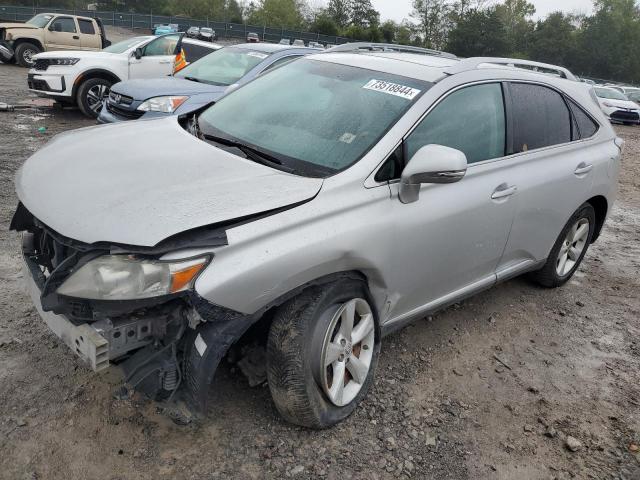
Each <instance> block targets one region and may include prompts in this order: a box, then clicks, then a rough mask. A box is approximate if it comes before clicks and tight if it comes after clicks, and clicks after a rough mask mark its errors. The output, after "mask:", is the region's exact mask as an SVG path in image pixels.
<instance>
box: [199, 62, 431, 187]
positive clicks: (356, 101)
mask: <svg viewBox="0 0 640 480" xmlns="http://www.w3.org/2000/svg"><path fill="white" fill-rule="evenodd" d="M212 55H213V54H212ZM209 57H211V55H210V56H209ZM431 85H432V84H430V83H427V82H422V81H419V80H414V79H410V78H406V77H401V76H398V75H391V74H386V73H381V72H377V71H372V70H366V69H363V68H358V67H353V66H347V65H339V64H334V63H329V62H324V61H318V60H311V59H308V58H307V59H301V60H297V61H295V62H291V63H289V64H286V65H284V66H282V67H280V68H277V69H275V70H273V71H272V72H270V73H269V74H268V75H264V76H261V77H258V78H257V79H256V80H254V81H253V82H251V83H249V84H247V85H245V86H244V87H242V88H240V89H238V90H236V91H235V92H233V93H231V94H229V95H227V96H226V97H224V98H223V99H222V100H220V102H218V103H217V104H216V105H214V106H212V107H211V108H209V109H208V110H206V111H204V112H203V113H202V115H201V116H200V129H201V131H202V133H204V134H205V135H206V134H209V135H215V136H218V137H219V136H224V137H226V138H230V139H233V140H234V141H236V142H237V141H239V142H241V143H243V144H245V145H250V146H253V147H257V148H259V149H260V150H262V151H265V152H269V153H270V154H272V155H276V156H278V157H279V158H280V159H281V160H282V162H283V164H285V165H287V166H289V167H291V168H294V169H296V167H302V168H299V169H298V170H302V171H308V170H309V169H310V167H311V168H314V169H315V170H316V171H317V172H319V173H318V174H317V176H328V175H331V174H333V173H336V172H338V171H340V170H343V169H345V168H347V167H349V166H350V165H352V164H354V163H355V162H357V161H358V160H359V159H360V158H361V157H362V156H363V155H364V154H365V153H366V152H367V151H369V149H371V147H372V146H374V145H375V144H376V143H377V142H378V141H379V140H380V138H381V137H382V136H383V135H384V134H385V133H386V132H387V130H388V129H389V128H390V127H391V126H392V125H393V124H395V122H397V121H398V119H400V118H401V117H402V116H403V115H404V113H405V112H406V111H407V110H408V109H409V107H410V106H411V105H412V104H413V102H415V101H416V99H417V98H419V97H420V95H422V94H423V93H424V92H425V91H426V90H428V89H429V88H430V87H431ZM300 164H303V165H300Z"/></svg>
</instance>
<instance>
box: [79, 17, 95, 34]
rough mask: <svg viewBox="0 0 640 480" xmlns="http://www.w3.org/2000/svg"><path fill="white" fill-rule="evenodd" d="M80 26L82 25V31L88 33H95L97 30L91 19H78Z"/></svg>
mask: <svg viewBox="0 0 640 480" xmlns="http://www.w3.org/2000/svg"><path fill="white" fill-rule="evenodd" d="M78 26H79V27H80V33H85V34H87V35H95V34H96V30H95V28H93V22H92V21H91V20H83V19H81V18H79V19H78Z"/></svg>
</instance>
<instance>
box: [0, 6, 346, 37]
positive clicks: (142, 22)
mask: <svg viewBox="0 0 640 480" xmlns="http://www.w3.org/2000/svg"><path fill="white" fill-rule="evenodd" d="M38 13H58V14H66V15H80V16H84V17H92V18H99V19H100V20H102V23H104V24H105V25H112V26H115V27H122V28H130V29H132V30H146V32H145V33H148V32H149V31H153V29H154V26H155V25H167V24H170V23H172V24H177V25H179V28H178V30H179V31H186V30H187V29H188V28H189V27H211V28H213V29H214V30H215V31H216V34H217V35H218V37H219V38H247V34H248V33H250V32H253V33H257V34H258V35H260V39H261V40H263V41H265V42H279V41H280V40H281V39H283V38H286V39H289V40H298V39H299V40H304V41H305V43H306V42H309V41H311V42H320V43H323V44H334V45H340V44H343V43H347V42H350V41H353V40H351V39H349V38H345V37H338V36H333V35H322V34H320V33H313V32H303V31H298V30H288V29H286V28H273V27H267V26H264V25H262V26H261V25H247V24H244V23H230V22H224V21H223V22H220V21H216V20H213V19H209V18H205V19H202V18H200V19H197V18H187V17H180V16H178V17H172V16H166V15H154V14H153V13H149V14H140V13H126V12H115V11H113V12H104V11H98V10H79V9H64V8H50V7H44V8H41V7H18V6H14V5H0V21H4V22H24V21H26V20H29V19H30V18H31V17H33V16H34V15H36V14H38Z"/></svg>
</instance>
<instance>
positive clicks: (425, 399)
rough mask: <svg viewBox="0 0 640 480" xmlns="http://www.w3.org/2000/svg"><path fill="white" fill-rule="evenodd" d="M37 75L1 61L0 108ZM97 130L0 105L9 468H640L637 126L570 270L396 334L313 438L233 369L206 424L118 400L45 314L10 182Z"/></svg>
mask: <svg viewBox="0 0 640 480" xmlns="http://www.w3.org/2000/svg"><path fill="white" fill-rule="evenodd" d="M25 79H26V71H25V70H23V69H20V68H18V67H14V66H9V65H0V102H1V101H5V102H21V101H24V100H25V99H26V98H27V97H28V94H27V90H26V87H25V83H26V82H25ZM91 124H92V122H90V121H88V120H86V119H84V118H82V117H81V116H80V114H78V113H77V112H73V111H64V112H52V111H45V110H43V111H40V112H37V111H26V112H16V113H0V125H1V127H0V280H1V282H2V283H1V285H2V289H1V290H0V477H1V478H3V479H4V478H6V479H58V478H59V479H66V480H68V479H80V478H82V479H85V478H87V479H88V478H91V479H93V478H100V479H113V480H115V479H158V478H160V479H162V478H167V479H168V478H171V479H174V478H175V479H214V478H283V477H295V478H319V477H322V478H330V479H337V478H355V479H365V478H366V479H383V478H397V477H400V478H404V477H405V476H406V477H411V478H434V479H442V478H450V479H484V478H487V479H538V478H540V479H552V478H559V479H565V478H592V479H626V480H631V479H640V453H638V451H637V447H634V446H633V445H639V444H640V336H639V333H640V298H639V297H640V296H639V293H640V275H639V274H640V243H639V241H640V214H639V213H638V212H639V211H640V191H639V187H640V164H639V162H638V158H639V157H638V155H639V153H640V127H639V128H631V127H624V128H619V130H618V131H619V133H620V135H621V136H622V137H624V138H625V139H626V141H627V147H626V152H625V158H624V165H623V169H622V175H621V185H620V186H621V192H620V200H619V202H618V204H617V206H616V208H615V209H614V212H613V214H612V216H611V218H610V220H609V222H608V224H607V226H606V228H605V231H604V234H603V236H602V237H601V239H600V240H599V242H598V243H597V244H596V245H595V246H594V247H593V248H592V249H591V250H590V251H589V253H588V255H587V257H586V259H585V262H584V264H583V267H582V269H581V271H580V272H579V273H578V274H577V276H576V277H575V279H574V280H573V281H571V282H570V283H569V284H568V285H566V286H565V287H564V288H561V289H558V290H552V291H549V290H543V289H540V288H537V287H535V286H533V285H531V284H530V283H528V282H527V281H526V280H523V279H518V280H514V281H511V282H509V283H507V284H504V285H501V286H499V287H496V288H494V289H492V290H490V291H488V292H486V293H484V294H482V295H480V296H477V297H475V298H473V299H471V300H469V301H466V302H464V303H463V304H460V305H456V306H454V307H452V308H450V309H448V310H446V311H444V312H442V313H441V314H439V315H437V316H435V317H433V318H429V319H425V320H422V321H420V322H418V323H416V324H415V325H413V326H411V327H409V328H408V329H406V330H404V331H402V332H399V333H398V334H395V335H393V336H392V337H390V338H388V339H387V340H386V342H385V343H384V344H383V348H382V358H381V363H380V366H379V370H378V372H377V380H376V382H375V386H374V387H373V390H372V391H371V393H370V394H369V396H368V398H367V399H366V400H365V401H364V402H363V404H362V405H361V406H360V408H358V409H357V411H356V413H355V414H354V415H353V416H352V417H351V418H349V419H348V420H347V421H345V422H344V423H343V424H341V425H339V426H337V427H335V428H333V429H331V430H327V431H321V432H317V431H307V430H304V429H301V428H297V427H293V426H290V425H287V424H284V423H283V422H282V421H281V420H280V418H279V417H278V415H277V412H276V411H275V408H274V406H273V404H272V403H271V400H270V397H269V392H268V389H267V388H265V387H258V388H249V387H248V385H247V381H246V379H245V378H244V377H243V376H242V375H240V374H238V373H237V371H236V369H235V368H234V367H233V366H230V365H224V366H223V367H222V368H221V370H220V374H219V376H218V378H217V380H216V384H215V387H214V389H212V392H211V396H212V405H213V408H212V410H211V412H210V414H209V417H208V418H207V419H206V421H204V422H202V423H198V424H192V425H189V426H186V427H180V426H177V425H174V424H173V423H172V422H171V421H170V420H168V419H167V418H165V417H164V416H162V415H161V414H159V413H158V412H157V411H156V407H155V406H154V404H153V403H151V402H147V401H144V400H142V399H134V400H133V401H130V400H127V401H123V400H115V399H114V398H113V396H112V392H113V390H114V389H115V388H116V387H117V386H118V382H119V379H120V376H119V373H118V372H117V371H115V369H114V370H111V371H108V372H106V373H103V374H99V375H96V374H94V373H92V372H90V371H89V370H87V369H86V368H85V367H84V366H82V365H81V364H80V363H79V361H77V360H76V357H75V356H74V355H73V354H72V353H71V352H70V351H69V350H68V349H67V348H66V347H65V346H64V344H62V343H61V342H60V341H59V340H58V339H57V338H56V337H55V336H53V335H52V334H50V333H49V331H48V330H47V327H46V326H45V325H44V324H43V323H42V322H41V321H40V319H39V317H38V315H37V313H36V311H35V309H34V308H33V307H32V304H31V302H30V300H29V299H28V298H27V296H26V295H25V293H23V288H22V276H21V273H20V258H19V253H18V236H17V235H16V234H14V233H12V232H8V231H7V230H8V226H9V222H10V219H11V216H12V214H13V211H14V208H15V205H16V201H17V200H16V197H15V194H14V189H13V177H14V174H15V172H16V170H17V169H18V167H19V166H20V165H21V164H22V162H24V160H25V159H26V158H27V157H28V156H29V155H30V154H31V153H32V152H34V151H35V150H36V149H38V148H39V147H40V146H41V145H43V144H44V143H45V142H46V141H47V140H49V139H50V138H51V137H52V136H53V135H55V134H56V133H59V132H62V131H65V130H70V129H74V128H79V127H84V126H89V125H91ZM41 127H44V128H45V129H46V131H44V132H41V131H40V130H41ZM141 141H144V139H141ZM96 148H100V144H99V140H98V139H97V141H96ZM87 154H90V152H87ZM52 181H55V179H52ZM114 187H115V186H114ZM79 201H82V200H81V199H79ZM568 435H570V436H572V437H574V438H575V439H577V440H578V441H579V442H580V444H581V446H580V447H579V448H578V450H577V451H575V452H571V451H569V449H568V448H567V447H566V438H567V436H568ZM634 450H636V451H635V452H634Z"/></svg>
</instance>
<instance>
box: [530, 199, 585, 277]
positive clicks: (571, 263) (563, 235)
mask: <svg viewBox="0 0 640 480" xmlns="http://www.w3.org/2000/svg"><path fill="white" fill-rule="evenodd" d="M595 226H596V212H595V210H594V209H593V207H592V206H591V204H589V203H585V204H584V205H582V206H581V207H580V208H579V209H578V210H577V211H576V212H575V213H574V214H573V215H572V216H571V218H570V219H569V221H568V222H567V224H566V225H565V227H564V228H563V229H562V232H560V235H559V236H558V239H557V240H556V243H555V244H554V246H553V248H552V249H551V253H550V254H549V257H548V258H547V263H545V265H544V267H542V269H540V270H538V271H537V272H534V273H533V274H532V278H533V280H534V281H536V282H537V283H539V284H540V285H542V286H543V287H547V288H556V287H560V286H562V285H564V284H565V283H567V282H568V281H569V279H570V278H571V277H572V276H573V274H574V273H576V270H578V267H579V266H580V264H581V263H582V259H583V258H584V256H585V254H586V253H587V249H588V248H589V245H590V244H591V241H592V239H593V234H594V231H595Z"/></svg>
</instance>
